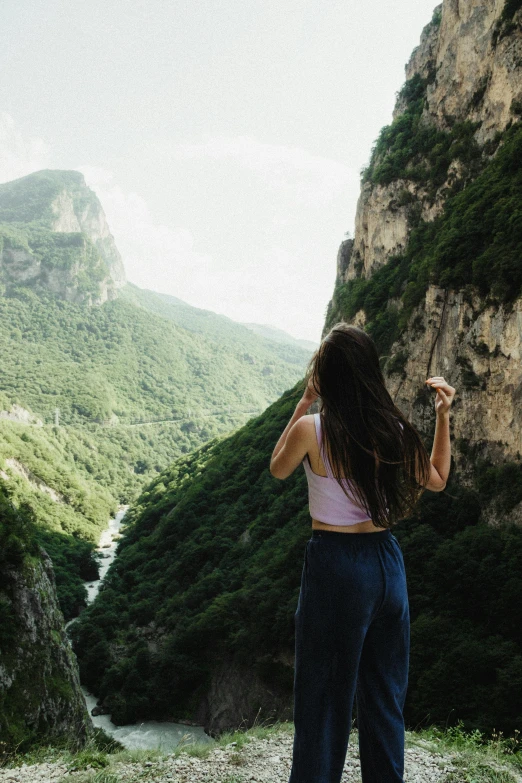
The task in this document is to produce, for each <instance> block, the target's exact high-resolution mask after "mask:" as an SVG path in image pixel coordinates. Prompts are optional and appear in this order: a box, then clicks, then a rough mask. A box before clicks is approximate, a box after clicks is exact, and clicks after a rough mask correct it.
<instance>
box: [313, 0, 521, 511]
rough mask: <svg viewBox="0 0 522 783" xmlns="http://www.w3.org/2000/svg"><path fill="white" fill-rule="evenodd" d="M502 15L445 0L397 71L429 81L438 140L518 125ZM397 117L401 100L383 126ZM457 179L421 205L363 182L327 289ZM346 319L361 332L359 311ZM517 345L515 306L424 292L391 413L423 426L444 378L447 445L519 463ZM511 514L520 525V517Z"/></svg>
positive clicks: (515, 23) (380, 255)
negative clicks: (432, 393) (465, 127)
mask: <svg viewBox="0 0 522 783" xmlns="http://www.w3.org/2000/svg"><path fill="white" fill-rule="evenodd" d="M503 9H504V2H503V0H495V1H494V2H490V3H483V2H480V1H479V0H444V2H443V4H442V5H440V6H438V7H437V8H436V9H435V12H434V17H433V20H432V21H431V22H430V23H429V24H428V25H427V26H426V27H425V28H424V30H423V33H422V36H421V42H420V45H419V46H418V47H417V48H416V49H415V50H414V51H413V53H412V56H411V58H410V60H409V62H408V64H407V65H406V69H405V70H406V78H407V79H411V78H413V77H414V76H415V74H419V75H420V76H421V77H422V78H424V79H426V80H428V84H427V93H426V97H427V101H426V104H425V107H424V110H423V115H422V121H423V122H424V123H428V124H431V125H434V126H436V127H438V128H440V129H441V130H448V129H451V127H452V125H453V124H454V123H455V122H458V121H462V120H467V119H471V120H473V121H475V122H477V123H479V125H478V127H477V130H476V131H475V134H474V138H475V140H476V141H477V143H478V144H479V145H484V143H485V142H487V141H488V140H490V139H492V138H493V136H494V135H495V134H496V133H499V132H502V131H503V130H504V129H505V128H506V126H508V124H509V123H510V122H517V121H518V115H517V112H516V111H514V106H516V103H517V101H519V100H520V98H521V96H522V92H521V91H522V78H521V75H522V72H521V67H522V27H521V23H522V9H521V10H519V11H517V12H516V14H515V15H514V16H513V18H512V19H509V18H507V19H506V18H504V17H505V14H503ZM405 108H406V104H405V101H404V99H403V97H402V96H401V95H400V94H399V95H398V99H397V103H396V106H395V109H394V112H393V118H394V119H396V118H398V117H399V116H400V115H401V113H402V112H403V111H405ZM461 174H462V171H461V169H460V167H459V163H458V161H454V162H453V164H452V165H451V166H450V169H449V170H448V175H447V180H446V182H445V183H444V185H443V186H441V187H440V188H439V189H438V191H437V193H436V195H435V198H430V199H428V198H426V188H425V186H424V185H423V183H422V182H420V183H419V182H413V181H409V180H406V179H396V180H394V181H392V182H391V183H390V184H387V185H379V184H374V183H372V182H371V181H367V182H364V183H362V186H361V193H360V196H359V200H358V204H357V214H356V218H355V235H354V239H353V240H346V241H345V242H343V243H342V244H341V247H340V249H339V255H338V260H337V285H339V284H343V283H345V282H347V281H348V280H352V279H354V278H357V277H361V276H362V277H369V276H371V275H372V274H373V273H374V272H375V271H376V270H377V269H379V268H380V267H381V266H382V265H383V264H386V263H387V261H388V259H389V258H390V256H392V255H394V254H400V252H401V251H402V250H403V249H404V248H405V247H406V246H407V243H408V238H409V232H410V226H409V224H408V209H410V208H411V203H414V204H416V206H417V208H418V211H419V214H420V215H421V217H422V218H423V219H424V220H427V221H429V220H432V219H434V218H435V217H436V216H437V215H438V214H440V212H441V211H442V210H443V209H444V203H445V197H446V192H447V187H448V186H449V185H451V184H452V182H453V181H454V179H455V178H456V177H458V176H460V175H461ZM405 192H406V193H407V194H409V196H408V198H407V199H405V198H404V193H405ZM401 197H402V198H401ZM405 201H408V205H406V204H404V202H405ZM401 202H402V203H403V204H404V205H401ZM342 318H343V313H342V305H341V304H340V302H339V301H338V299H337V297H336V295H335V294H334V296H333V298H332V300H331V302H330V305H329V317H328V319H327V323H329V324H331V323H333V322H334V321H336V320H340V319H342ZM352 321H353V322H354V323H356V324H357V325H364V323H365V313H364V311H360V312H359V313H357V314H356V316H355V318H354V319H352ZM326 331H327V327H326V326H325V332H326ZM323 335H324V333H323ZM521 345H522V300H518V301H516V302H515V304H514V306H513V308H512V309H507V310H506V308H504V307H500V308H499V307H495V306H487V305H486V303H485V302H483V301H481V300H480V299H479V298H478V297H477V296H475V295H471V294H470V293H469V292H464V291H444V290H442V289H439V288H437V287H436V286H430V287H429V289H428V290H427V292H426V297H425V301H424V302H423V303H422V304H421V305H420V306H419V307H418V308H417V309H416V311H415V312H414V313H413V314H412V316H411V318H410V321H409V327H408V328H407V329H406V331H405V332H404V333H403V334H402V335H401V338H400V340H399V341H398V342H396V343H395V344H394V345H393V347H392V349H391V352H390V353H391V355H392V356H397V355H398V354H400V356H401V357H402V359H403V361H402V365H401V362H398V363H397V362H395V363H394V364H395V371H394V373H393V374H390V375H389V376H388V385H389V388H390V391H391V392H392V395H393V396H394V397H395V400H396V402H397V404H398V405H399V406H400V407H401V409H403V410H404V411H405V413H406V414H407V415H408V416H409V417H410V418H411V419H412V420H413V421H414V422H415V423H416V424H417V425H422V424H427V423H428V422H427V419H426V417H427V416H428V415H429V416H430V417H431V418H433V415H432V409H431V406H429V407H427V406H426V405H425V402H426V397H425V395H424V397H423V393H422V392H423V390H424V388H425V384H424V380H425V379H426V378H427V377H428V376H429V375H430V374H441V375H444V376H445V377H446V378H447V379H448V380H449V382H450V383H452V384H453V385H455V386H456V388H457V389H458V395H457V397H456V399H455V403H454V415H453V417H452V435H453V437H454V439H456V442H458V439H461V440H462V441H465V442H466V443H468V444H472V445H474V446H475V447H478V448H479V449H482V450H483V453H484V455H485V456H489V458H493V459H498V458H502V459H508V460H509V459H519V458H520V455H521V454H522V414H521V409H520V405H519V402H520V399H521V398H522V365H521V362H520V358H521V352H522V348H521ZM397 367H399V369H397ZM385 372H386V371H385ZM454 455H455V459H456V463H457V466H458V467H460V468H461V469H462V471H464V472H465V470H466V459H465V458H464V456H463V454H461V453H460V452H459V450H458V449H457V450H454ZM517 513H518V512H517ZM518 516H520V522H521V523H522V509H521V510H520V513H519V514H518ZM518 516H517V515H516V514H515V518H517V519H518Z"/></svg>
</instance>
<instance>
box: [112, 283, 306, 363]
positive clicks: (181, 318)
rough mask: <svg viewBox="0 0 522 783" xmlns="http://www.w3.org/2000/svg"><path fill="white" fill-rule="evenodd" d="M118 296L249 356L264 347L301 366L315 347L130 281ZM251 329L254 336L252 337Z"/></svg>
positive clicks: (275, 354) (276, 330) (275, 331)
mask: <svg viewBox="0 0 522 783" xmlns="http://www.w3.org/2000/svg"><path fill="white" fill-rule="evenodd" d="M120 298H122V299H125V300H127V301H129V302H132V303H133V304H135V305H138V306H140V307H143V308H144V309H145V310H149V311H150V312H152V313H156V315H161V316H163V317H164V318H168V319H169V320H170V321H173V322H174V323H175V324H177V325H178V326H181V327H183V328H184V329H188V331H189V332H194V333H196V334H200V335H204V336H205V337H206V338H208V339H210V340H212V341H213V342H215V341H219V342H220V343H223V342H226V343H227V344H234V345H236V346H237V348H238V349H241V350H243V351H246V350H250V351H251V352H252V359H254V357H255V356H256V355H259V352H260V350H261V349H262V348H264V349H265V351H267V352H269V353H270V354H272V358H274V359H275V358H278V359H280V360H283V361H286V362H288V363H289V364H296V365H299V366H300V367H303V366H304V364H306V362H307V361H308V359H309V358H310V356H311V354H312V352H313V351H314V350H315V348H316V347H317V346H315V345H314V343H311V342H309V341H307V340H296V339H295V338H293V337H291V336H290V335H287V334H286V333H285V332H283V331H281V330H279V329H274V328H273V327H264V326H258V325H256V324H240V323H237V322H236V321H232V320H231V319H230V318H227V317H226V316H224V315H217V313H213V312H212V311H211V310H201V309H200V308H198V307H193V306H192V305H189V304H187V303H186V302H183V301H182V300H181V299H177V298H176V297H175V296H171V295H169V294H160V293H157V292H155V291H148V290H145V289H142V288H138V287H137V286H135V285H133V284H132V283H127V285H125V286H124V287H123V288H122V290H121V291H120ZM252 332H254V334H255V335H257V336H256V337H254V336H253V335H252ZM265 373H267V374H268V371H267V370H265Z"/></svg>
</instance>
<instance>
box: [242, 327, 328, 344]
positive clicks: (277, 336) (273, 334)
mask: <svg viewBox="0 0 522 783" xmlns="http://www.w3.org/2000/svg"><path fill="white" fill-rule="evenodd" d="M243 326H246V327H247V329H251V330H252V331H253V332H255V333H256V334H260V335H262V336H263V337H266V338H267V339H268V340H275V341H276V342H281V343H291V344H294V343H295V344H297V345H299V346H301V348H304V349H305V350H307V351H315V349H316V348H319V343H314V342H313V341H312V340H303V339H302V338H298V337H292V335H291V334H288V332H285V331H284V330H283V329H278V328H277V326H270V324H251V323H245V322H244V321H243Z"/></svg>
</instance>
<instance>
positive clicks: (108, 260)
mask: <svg viewBox="0 0 522 783" xmlns="http://www.w3.org/2000/svg"><path fill="white" fill-rule="evenodd" d="M0 281H1V282H2V283H3V284H4V286H5V288H6V289H7V291H9V290H10V289H11V288H13V287H15V286H20V285H22V286H31V287H33V288H35V289H36V290H44V291H47V292H49V293H51V294H53V295H55V296H58V297H60V298H63V299H67V300H69V301H73V302H82V301H86V302H88V303H92V304H101V303H102V302H104V301H106V300H107V299H114V298H115V297H116V295H117V290H118V288H120V287H121V286H123V285H124V284H125V273H124V269H123V264H122V260H121V256H120V254H119V252H118V249H117V248H116V245H115V243H114V238H113V236H112V234H111V233H110V231H109V227H108V225H107V221H106V219H105V215H104V212H103V209H102V206H101V204H100V202H99V200H98V198H97V196H96V195H95V194H94V193H93V191H92V190H90V188H88V187H87V185H86V183H85V179H84V177H83V175H82V174H80V173H79V172H77V171H54V170H46V171H38V172H35V173H34V174H29V175H28V176H26V177H22V178H21V179H17V180H14V181H13V182H7V183H5V184H3V185H0Z"/></svg>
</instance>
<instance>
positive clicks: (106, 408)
mask: <svg viewBox="0 0 522 783" xmlns="http://www.w3.org/2000/svg"><path fill="white" fill-rule="evenodd" d="M86 248H87V250H86ZM87 251H88V252H87ZM122 275H123V267H122V266H121V259H120V257H119V253H118V251H117V249H116V247H115V245H114V240H113V238H112V236H111V234H110V232H109V229H108V227H107V225H106V222H105V217H104V215H103V210H102V207H101V205H100V203H99V201H98V199H97V197H96V196H95V194H94V193H93V192H92V191H91V190H90V189H89V188H87V186H86V185H85V181H84V179H83V177H82V175H81V174H79V173H78V172H74V171H71V172H67V171H66V172H63V171H43V172H36V173H35V174H31V175H28V176H27V177H23V178H21V179H19V180H16V181H14V182H10V183H5V184H3V185H0V286H1V292H2V294H3V295H2V296H0V350H1V355H2V361H1V374H0V411H4V413H3V414H0V434H1V436H2V437H1V442H0V471H1V472H0V480H2V477H3V480H4V481H5V483H6V487H7V486H9V488H10V491H11V494H12V496H13V499H14V500H15V502H17V503H26V504H28V506H29V507H30V508H31V509H32V510H33V512H34V514H35V518H36V519H37V521H38V526H37V527H38V529H39V530H40V534H39V535H40V542H41V543H43V544H44V546H45V548H46V549H47V550H48V552H49V553H50V554H51V556H52V558H53V562H54V565H55V568H56V572H57V582H58V590H59V594H60V600H61V605H62V609H63V610H64V612H65V614H66V617H69V616H72V615H74V614H76V613H77V611H78V608H79V607H81V606H82V604H83V599H84V595H85V590H84V588H83V585H82V579H89V578H92V577H93V575H95V573H96V564H95V562H94V561H93V560H92V557H91V552H92V549H93V546H94V544H95V542H96V540H97V538H98V537H99V533H100V530H101V529H102V527H104V526H105V524H106V522H107V518H108V516H109V514H110V513H111V512H113V511H114V510H115V509H116V508H117V505H118V503H126V502H129V501H130V500H131V499H132V498H134V497H135V496H136V494H137V493H138V491H139V488H140V487H141V486H142V485H143V484H144V482H146V481H147V480H150V479H151V478H152V477H154V476H156V475H157V474H158V472H159V471H160V470H162V469H163V468H164V467H165V466H166V465H168V464H169V463H170V462H171V461H172V460H173V459H175V458H176V457H177V456H179V455H182V454H187V453H189V452H191V451H192V450H194V449H195V448H198V447H199V446H201V445H202V444H203V443H205V442H206V441H208V440H210V439H211V438H213V437H216V436H217V435H220V434H224V433H227V432H230V431H231V430H233V429H235V428H237V427H238V426H240V425H241V424H243V423H244V422H246V421H247V420H248V419H249V418H250V417H251V416H252V415H254V414H256V413H259V412H260V411H262V410H263V409H264V408H265V407H266V406H267V404H269V403H270V402H272V401H273V400H275V399H276V398H277V397H278V395H279V394H281V392H282V391H283V390H284V389H285V388H287V387H288V386H289V385H290V384H292V383H294V382H295V381H296V380H297V378H298V377H299V376H300V374H301V373H302V370H303V367H304V366H305V364H306V361H307V359H308V356H309V352H307V351H304V350H302V349H300V348H299V347H295V348H294V347H292V346H290V347H287V346H285V347H283V346H281V345H280V344H279V343H275V342H271V341H269V340H266V339H264V338H262V337H258V336H256V335H254V334H252V333H251V332H250V331H249V330H248V329H246V327H244V326H241V325H240V324H235V323H234V322H232V321H230V320H229V319H227V318H224V317H220V316H217V315H215V314H213V313H209V312H206V311H200V310H198V309H197V308H192V307H190V306H189V305H186V304H185V303H183V302H181V301H180V300H176V299H175V298H169V297H166V298H165V297H164V298H161V297H160V296H159V295H156V294H153V293H152V292H147V291H140V289H139V288H137V287H136V286H131V285H127V287H124V278H123V276H122ZM82 281H83V282H82ZM89 292H90V293H89ZM87 293H88V294H89V295H87ZM171 299H172V301H171ZM13 406H18V407H17V408H15V409H13ZM20 409H22V410H23V411H25V413H26V414H27V416H25V418H24V415H22V416H21V417H20V416H18V418H19V421H13V420H11V419H10V418H8V416H14V418H15V419H16V417H17V415H16V412H15V413H14V414H13V410H15V411H16V410H20ZM28 411H29V412H31V414H32V416H29V414H28ZM2 416H4V418H2ZM56 421H57V422H58V426H55V422H56Z"/></svg>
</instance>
